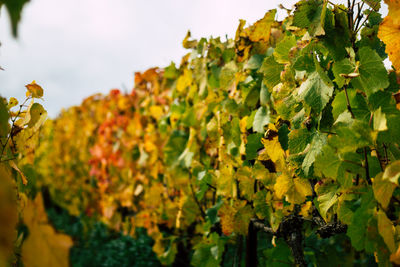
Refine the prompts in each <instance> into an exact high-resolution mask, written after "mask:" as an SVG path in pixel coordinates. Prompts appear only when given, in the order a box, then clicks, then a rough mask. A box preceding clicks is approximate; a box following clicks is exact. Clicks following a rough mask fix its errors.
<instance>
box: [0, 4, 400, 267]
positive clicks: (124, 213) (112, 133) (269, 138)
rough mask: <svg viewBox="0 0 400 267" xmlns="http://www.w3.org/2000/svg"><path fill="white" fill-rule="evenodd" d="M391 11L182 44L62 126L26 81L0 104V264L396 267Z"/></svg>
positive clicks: (399, 208)
mask: <svg viewBox="0 0 400 267" xmlns="http://www.w3.org/2000/svg"><path fill="white" fill-rule="evenodd" d="M3 2H4V3H5V5H6V7H8V5H10V4H8V5H7V3H9V2H8V1H0V4H2V3H3ZM22 2H23V1H22ZM385 2H386V4H387V5H388V8H389V14H388V15H387V16H386V17H385V18H382V15H381V13H380V11H379V10H380V9H381V1H380V0H363V1H360V2H355V1H352V3H351V2H350V1H349V4H348V5H347V6H346V5H340V4H334V3H331V2H330V1H323V0H303V1H300V2H298V3H297V4H296V5H295V7H294V9H293V10H288V15H287V17H286V18H285V19H284V20H283V21H276V19H275V18H276V13H277V11H276V10H271V11H268V12H267V13H266V14H265V16H264V17H263V18H262V19H260V20H258V21H257V22H256V23H254V24H252V25H249V26H247V25H246V22H245V21H243V20H241V21H240V24H239V26H238V28H237V31H236V36H235V38H234V39H227V38H226V39H225V38H209V39H206V38H201V39H199V40H195V39H192V38H191V35H190V32H188V34H187V36H186V37H185V39H184V40H183V46H184V48H186V49H188V53H187V54H186V55H184V56H183V58H182V60H181V62H180V63H179V64H175V63H171V65H169V66H167V67H165V68H151V69H148V70H147V71H144V72H137V73H135V77H134V78H135V84H134V86H133V89H132V90H131V91H130V92H121V91H120V90H118V89H113V90H111V91H110V93H109V94H107V95H101V94H98V95H93V96H90V97H88V98H86V99H85V100H84V101H83V102H82V104H81V105H79V106H75V107H71V108H68V109H66V110H63V111H62V112H61V114H60V115H59V116H58V117H57V118H55V119H47V120H46V117H47V112H46V111H45V109H44V108H43V106H42V105H41V104H39V103H38V101H35V100H37V99H40V98H42V97H43V94H45V93H46V91H45V90H44V92H43V89H42V87H41V86H40V85H39V84H37V83H36V82H32V83H30V84H28V85H27V86H26V88H27V94H26V100H25V101H24V102H22V103H18V101H17V100H16V99H15V98H11V99H8V100H6V99H4V101H0V140H1V143H0V144H1V147H0V148H1V155H0V179H1V181H0V182H1V184H2V186H1V189H0V198H1V201H0V225H1V227H0V246H1V248H0V266H9V265H11V266H27V267H28V266H207V267H212V266H247V267H250V266H392V265H394V266H396V265H400V188H399V182H398V179H399V177H400V124H399V123H400V90H399V89H400V76H399V73H398V72H396V70H398V69H400V57H399V56H400V30H399V29H400V16H399V15H400V2H399V1H397V0H385ZM21 7H22V6H21ZM16 22H17V21H16ZM387 58H388V59H389V60H390V61H391V63H392V64H393V66H391V67H390V68H389V67H388V65H387V64H386V67H385V64H384V61H385V60H386V59H387ZM385 62H387V61H385ZM45 89H46V88H45ZM44 106H45V104H44ZM38 254H42V255H45V256H42V257H38V256H37V255H38Z"/></svg>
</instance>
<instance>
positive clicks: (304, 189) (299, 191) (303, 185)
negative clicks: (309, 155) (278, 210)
mask: <svg viewBox="0 0 400 267" xmlns="http://www.w3.org/2000/svg"><path fill="white" fill-rule="evenodd" d="M293 183H294V187H291V189H290V190H289V192H288V194H287V201H289V202H290V203H293V204H300V203H303V202H304V201H305V200H306V196H311V195H312V189H311V185H310V182H309V181H308V180H307V179H300V178H295V179H293Z"/></svg>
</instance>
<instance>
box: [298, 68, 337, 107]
mask: <svg viewBox="0 0 400 267" xmlns="http://www.w3.org/2000/svg"><path fill="white" fill-rule="evenodd" d="M332 93H333V85H332V83H331V81H330V80H329V78H328V77H327V76H326V74H325V73H323V72H321V71H315V72H313V73H312V74H311V75H310V76H309V77H308V79H307V80H306V81H305V82H303V83H302V84H301V86H300V88H299V91H298V96H299V99H300V100H303V101H304V102H305V103H306V104H307V105H308V106H310V107H311V108H312V109H313V110H314V111H315V112H316V113H320V112H321V111H322V109H323V108H324V107H325V105H326V104H327V103H328V102H329V99H330V98H331V96H332Z"/></svg>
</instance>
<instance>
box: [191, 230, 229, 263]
mask: <svg viewBox="0 0 400 267" xmlns="http://www.w3.org/2000/svg"><path fill="white" fill-rule="evenodd" d="M225 242H226V241H225V240H224V239H223V238H221V237H220V236H219V235H218V234H217V233H212V234H211V235H210V237H208V238H207V239H206V240H203V241H202V242H200V243H197V244H196V245H195V246H194V247H193V249H194V253H193V256H192V260H191V262H190V264H191V265H192V266H204V267H214V266H219V265H220V262H221V260H222V258H223V257H222V256H223V252H224V249H225Z"/></svg>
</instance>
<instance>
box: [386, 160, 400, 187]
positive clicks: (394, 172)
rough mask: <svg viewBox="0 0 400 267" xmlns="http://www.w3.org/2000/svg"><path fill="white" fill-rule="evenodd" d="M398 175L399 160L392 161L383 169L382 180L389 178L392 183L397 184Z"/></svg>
mask: <svg viewBox="0 0 400 267" xmlns="http://www.w3.org/2000/svg"><path fill="white" fill-rule="evenodd" d="M399 177H400V160H397V161H394V162H392V163H390V165H388V166H387V167H386V169H385V172H384V173H383V177H382V179H383V180H389V181H391V182H392V183H395V184H397V185H398V184H399V181H398V180H399Z"/></svg>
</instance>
